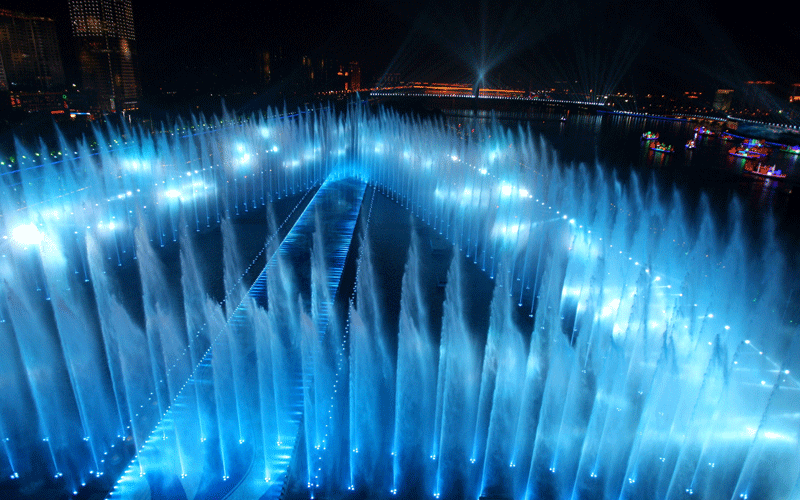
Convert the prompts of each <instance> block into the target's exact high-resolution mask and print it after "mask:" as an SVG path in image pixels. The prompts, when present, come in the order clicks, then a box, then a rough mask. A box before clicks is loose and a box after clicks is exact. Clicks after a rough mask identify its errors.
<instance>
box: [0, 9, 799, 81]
mask: <svg viewBox="0 0 800 500" xmlns="http://www.w3.org/2000/svg"><path fill="white" fill-rule="evenodd" d="M634 4H637V2H621V1H612V2H602V1H600V2H583V1H560V0H542V1H538V0H534V1H533V2H520V1H506V0H498V1H488V0H484V1H470V2H463V1H462V2H456V1H449V0H437V1H435V2H425V1H415V0H412V1H402V2H398V1H394V0H392V1H389V0H348V1H331V2H327V3H323V4H321V6H319V5H317V4H316V3H312V2H308V1H306V0H297V1H287V2H272V1H268V2H260V3H251V2H213V3H209V2H198V3H196V6H195V7H194V8H190V9H185V8H183V6H178V5H177V4H176V3H175V2H165V1H155V0H133V9H134V23H135V29H136V33H137V45H138V51H139V60H140V63H139V64H140V68H141V73H142V82H143V86H144V88H145V91H153V92H155V91H162V90H163V91H166V90H173V89H181V88H184V87H191V86H195V87H200V86H202V85H204V84H206V83H207V82H210V81H214V82H216V85H217V86H218V87H220V88H222V87H224V86H225V85H226V83H229V82H234V81H235V80H236V78H237V76H236V73H237V72H239V73H241V72H242V71H245V70H243V69H242V68H246V67H250V66H253V65H256V66H257V65H258V61H259V57H260V54H262V53H263V52H264V51H270V52H271V53H273V54H275V53H276V51H278V50H280V51H283V52H284V53H287V54H303V55H306V54H307V55H309V56H311V57H322V56H324V57H328V58H338V59H340V60H342V61H347V60H356V61H359V62H360V63H361V65H362V68H363V70H362V71H363V75H364V78H363V83H364V84H366V85H369V84H371V83H372V82H373V81H374V80H375V79H378V78H380V77H381V76H382V75H383V74H384V73H387V72H388V73H396V74H398V75H399V77H400V78H401V79H407V80H422V81H448V80H449V81H462V82H467V81H471V80H473V79H474V78H475V75H476V74H480V73H484V74H485V81H486V82H487V83H488V84H489V85H508V86H515V85H520V84H523V85H532V86H534V87H535V86H536V85H537V84H539V83H546V82H550V81H559V80H563V81H572V82H576V81H580V82H581V83H580V84H579V85H583V86H585V87H594V88H596V89H597V90H596V91H601V92H610V91H615V90H624V91H636V92H641V91H656V92H659V91H674V90H676V89H681V90H684V89H685V90H701V91H708V90H712V89H714V88H718V87H725V86H727V87H735V86H736V85H739V84H740V83H741V82H743V81H747V80H767V79H771V80H776V81H778V82H779V83H780V84H783V85H788V84H790V83H796V82H800V69H799V68H800V55H799V54H798V47H800V43H799V42H800V34H798V30H797V29H796V28H795V27H794V26H793V22H794V17H795V16H794V14H793V13H790V12H787V11H786V9H785V8H784V7H779V6H778V4H779V2H777V1H773V0H769V1H767V2H758V3H754V4H749V5H748V7H747V9H746V10H745V9H741V8H735V7H734V6H733V4H730V3H725V4H723V3H721V2H694V1H683V0H681V1H673V2H660V3H659V2H656V3H644V2H638V5H634ZM0 6H4V7H6V8H14V9H19V10H24V11H28V12H34V13H38V14H42V15H48V16H51V17H54V18H56V19H57V20H60V21H62V26H63V27H62V32H63V33H64V34H65V35H68V34H69V31H68V30H69V26H68V18H67V16H68V14H67V0H58V1H53V0H46V1H42V2H36V3H35V4H33V3H31V2H29V1H23V0H0ZM62 51H63V52H65V53H66V55H65V61H66V64H67V65H68V66H69V65H70V63H74V62H75V61H74V60H72V61H70V57H72V56H71V49H70V47H69V46H65V47H63V48H62ZM73 75H75V72H74V71H72V70H70V69H69V68H68V69H67V76H68V78H76V77H77V76H73Z"/></svg>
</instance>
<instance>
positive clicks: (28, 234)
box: [11, 224, 43, 245]
mask: <svg viewBox="0 0 800 500" xmlns="http://www.w3.org/2000/svg"><path fill="white" fill-rule="evenodd" d="M11 238H13V239H14V241H16V242H17V243H20V244H22V245H38V244H39V243H41V242H42V238H43V235H42V233H41V232H40V231H39V228H38V227H36V225H34V224H22V225H20V226H17V227H15V228H14V229H13V230H12V231H11Z"/></svg>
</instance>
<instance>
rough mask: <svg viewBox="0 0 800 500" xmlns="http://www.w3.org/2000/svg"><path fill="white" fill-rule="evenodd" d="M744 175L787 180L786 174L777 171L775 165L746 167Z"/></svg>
mask: <svg viewBox="0 0 800 500" xmlns="http://www.w3.org/2000/svg"><path fill="white" fill-rule="evenodd" d="M744 173H746V174H752V175H757V176H759V177H768V178H770V179H785V178H786V174H784V173H782V172H781V171H780V170H775V165H762V164H760V163H759V164H758V166H757V167H755V168H754V167H753V166H752V165H745V166H744Z"/></svg>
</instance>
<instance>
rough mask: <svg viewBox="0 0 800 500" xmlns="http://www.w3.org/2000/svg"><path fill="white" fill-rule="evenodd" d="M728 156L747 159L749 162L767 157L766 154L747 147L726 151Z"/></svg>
mask: <svg viewBox="0 0 800 500" xmlns="http://www.w3.org/2000/svg"><path fill="white" fill-rule="evenodd" d="M728 154H729V155H731V156H736V157H737V158H747V159H751V160H752V159H756V158H763V157H765V156H767V153H765V152H763V151H758V150H756V149H753V148H747V147H733V148H731V149H729V150H728Z"/></svg>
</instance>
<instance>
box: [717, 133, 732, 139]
mask: <svg viewBox="0 0 800 500" xmlns="http://www.w3.org/2000/svg"><path fill="white" fill-rule="evenodd" d="M719 138H720V139H722V140H723V141H732V140H733V139H734V137H733V136H732V135H731V134H729V133H727V132H723V133H722V134H721V135H720V136H719Z"/></svg>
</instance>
